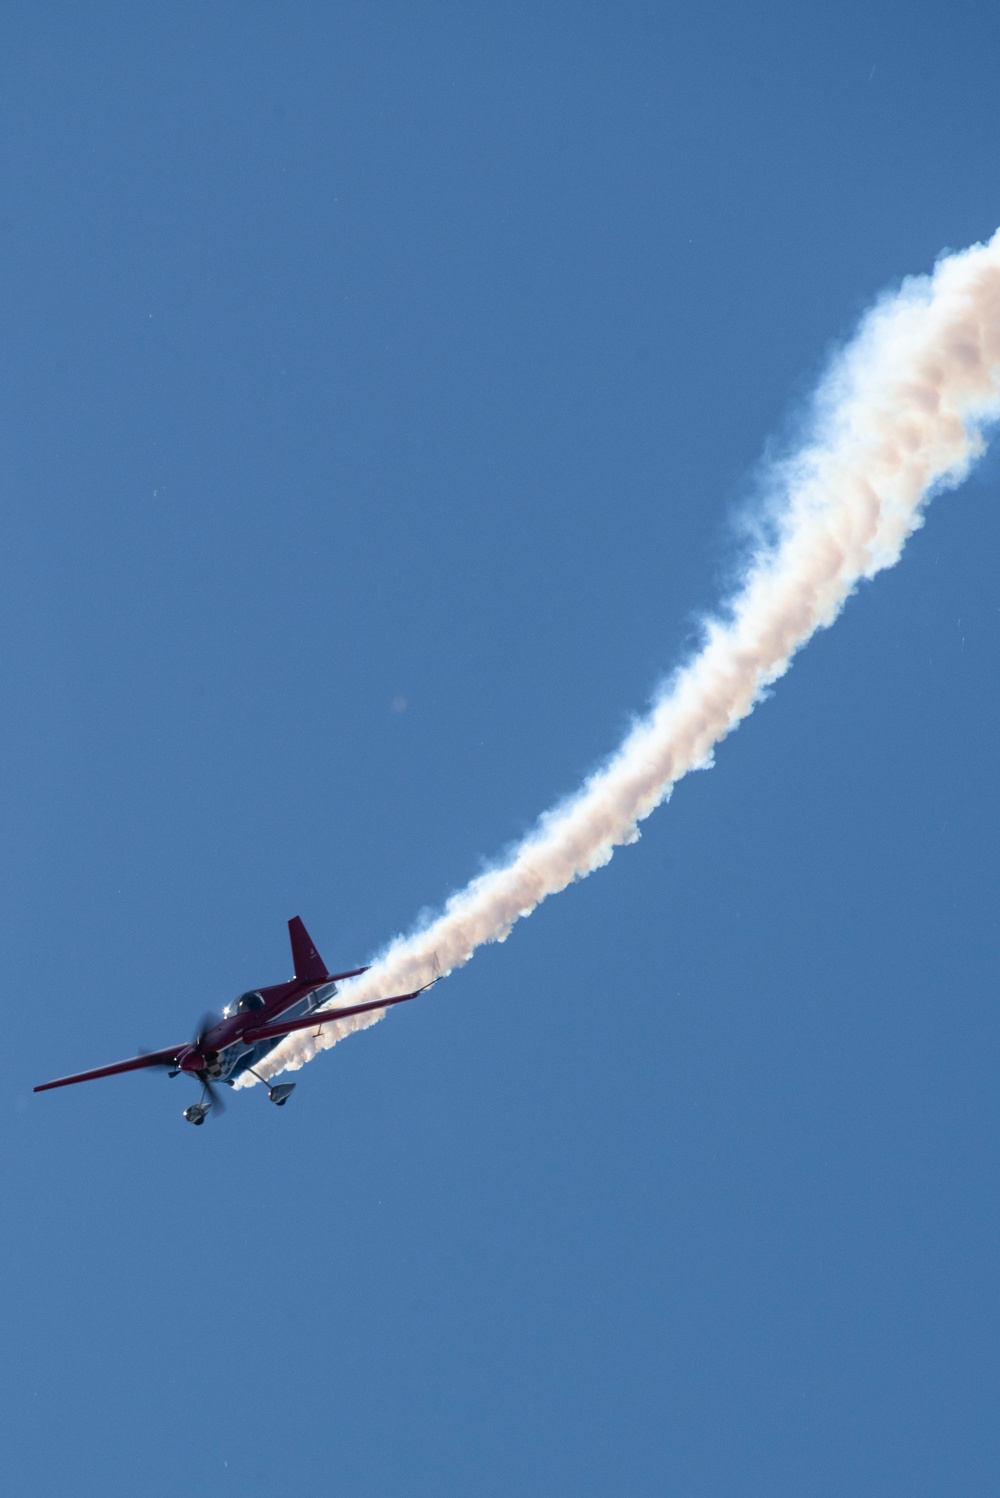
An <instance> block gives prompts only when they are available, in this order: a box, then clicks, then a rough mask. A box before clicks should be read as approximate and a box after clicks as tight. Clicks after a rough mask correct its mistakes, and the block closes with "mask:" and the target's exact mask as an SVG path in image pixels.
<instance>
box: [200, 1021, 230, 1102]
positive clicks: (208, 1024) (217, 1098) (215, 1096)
mask: <svg viewBox="0 0 1000 1498" xmlns="http://www.w3.org/2000/svg"><path fill="white" fill-rule="evenodd" d="M218 1023H219V1017H218V1015H217V1014H212V1013H211V1012H210V1011H206V1012H205V1013H204V1014H203V1015H202V1017H201V1020H200V1022H199V1024H198V1027H197V1029H196V1030H195V1032H194V1037H193V1040H192V1044H193V1045H194V1048H195V1050H196V1051H198V1052H199V1053H200V1051H201V1048H202V1046H203V1045H204V1042H205V1036H206V1035H207V1034H208V1032H209V1031H210V1030H214V1029H215V1027H216V1025H217V1024H218ZM194 1075H195V1076H197V1078H198V1081H199V1082H200V1083H201V1085H202V1087H204V1089H205V1091H204V1092H203V1093H202V1098H205V1097H207V1098H208V1101H209V1103H210V1105H211V1109H212V1112H213V1113H217V1114H218V1115H219V1117H220V1118H221V1117H222V1115H223V1113H225V1111H226V1105H225V1103H224V1102H223V1101H222V1094H221V1093H220V1092H219V1090H218V1088H217V1087H213V1086H212V1083H211V1082H210V1081H209V1080H208V1078H207V1077H206V1076H205V1074H204V1072H200V1073H199V1072H196V1073H194Z"/></svg>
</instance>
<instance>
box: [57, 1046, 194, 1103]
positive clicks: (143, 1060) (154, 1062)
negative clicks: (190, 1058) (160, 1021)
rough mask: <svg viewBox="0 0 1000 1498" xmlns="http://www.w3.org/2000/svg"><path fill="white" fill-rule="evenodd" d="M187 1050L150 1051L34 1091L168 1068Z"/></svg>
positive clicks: (62, 1079) (79, 1073) (183, 1047)
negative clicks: (151, 1069) (156, 1068)
mask: <svg viewBox="0 0 1000 1498" xmlns="http://www.w3.org/2000/svg"><path fill="white" fill-rule="evenodd" d="M189 1044H190V1042H188V1045H189ZM186 1049H187V1045H175V1046H172V1047H171V1049H170V1050H169V1051H150V1052H149V1054H148V1055H147V1056H133V1057H132V1059H131V1061H116V1062H115V1063H114V1065H113V1066H99V1067H97V1068H96V1070H95V1071H78V1072H76V1073H74V1075H73V1076H72V1077H57V1078H56V1080H55V1081H54V1082H43V1083H42V1085H41V1086H40V1087H36V1088H35V1089H34V1090H35V1092H48V1090H49V1088H50V1087H68V1086H69V1085H70V1083H71V1082H92V1081H93V1080H94V1078H95V1077H113V1076H115V1074H116V1073H117V1072H120V1071H141V1070H142V1069H143V1067H146V1066H168V1065H169V1064H170V1062H172V1061H176V1060H177V1057H178V1056H179V1055H180V1054H181V1052H182V1051H184V1050H186Z"/></svg>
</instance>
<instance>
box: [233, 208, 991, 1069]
mask: <svg viewBox="0 0 1000 1498" xmlns="http://www.w3.org/2000/svg"><path fill="white" fill-rule="evenodd" d="M998 417H1000V230H998V232H997V234H995V235H994V237H993V239H992V240H991V241H990V242H989V243H988V244H985V245H974V246H973V247H972V248H971V249H968V250H963V251H961V252H960V253H958V254H955V255H949V256H946V257H945V258H943V259H942V260H940V261H939V262H938V265H937V266H936V268H935V270H934V273H933V275H931V276H924V277H920V278H916V279H912V280H908V281H906V282H904V283H903V286H902V287H901V289H900V290H899V291H898V292H895V293H892V294H890V295H887V296H885V297H884V298H882V299H881V300H880V301H879V302H877V303H876V305H875V306H874V308H873V309H872V310H871V311H870V312H868V313H867V315H866V316H865V317H864V319H863V320H862V323H861V325H860V327H859V329H858V332H857V334H856V335H855V337H854V339H853V340H852V342H851V343H850V344H849V345H848V347H847V348H846V349H845V350H844V351H843V352H842V353H841V354H840V355H839V356H838V357H837V359H836V360H835V361H834V363H833V365H832V367H831V369H830V370H829V372H828V374H827V375H826V377H825V378H824V380H823V381H822V383H821V385H820V388H819V390H818V392H817V394H816V397H815V400H814V405H813V412H812V423H811V435H810V437H809V438H808V440H807V441H806V442H805V444H804V445H803V446H802V447H801V448H800V449H799V450H798V452H796V453H795V454H794V455H793V456H792V457H791V458H789V459H786V460H785V461H783V462H782V463H781V464H779V465H777V466H776V467H775V469H774V470H773V472H772V473H771V474H770V475H769V477H770V480H771V488H772V493H773V499H774V504H773V511H772V513H771V516H770V522H771V539H769V540H767V541H765V542H762V543H761V544H760V546H759V547H758V549H757V551H756V552H755V554H754V555H753V556H751V557H750V559H749V560H748V562H747V564H746V568H745V572H744V577H743V581H742V586H741V587H740V589H739V591H738V592H737V593H736V595H735V597H733V598H732V599H730V600H729V602H728V604H727V605H726V606H725V607H724V609H723V610H722V611H721V613H720V615H719V617H717V618H714V619H710V620H709V621H707V623H706V624H705V627H704V639H703V643H702V645H701V647H700V649H699V650H698V651H697V653H696V654H695V655H694V657H693V659H691V660H690V661H689V662H688V663H687V664H686V665H685V666H683V667H681V668H680V669H679V670H678V671H677V672H676V673H675V674H674V676H673V677H672V678H671V679H670V680H669V681H668V682H667V683H665V685H664V687H663V688H662V690H661V691H660V693H659V695H658V696H657V698H656V699H655V701H654V702H653V704H652V706H651V708H650V710H649V712H648V713H647V714H646V716H645V717H644V718H641V719H640V720H639V721H638V722H637V723H636V724H635V726H634V727H633V728H632V730H631V732H630V733H629V734H628V736H627V738H626V739H625V741H624V743H623V744H622V745H621V747H620V748H619V749H618V750H617V751H616V752H615V754H614V755H613V756H612V757H611V759H610V760H609V761H608V763H607V764H606V765H604V766H603V767H602V768H601V769H599V770H597V771H596V772H595V773H594V774H593V775H591V776H590V777H589V779H588V780H587V781H586V782H585V783H584V785H583V786H582V787H581V788H580V790H579V791H577V792H576V793H575V794H574V795H573V796H571V797H570V798H569V799H568V800H566V801H564V802H562V803H561V804H560V805H558V806H556V807H555V808H554V809H553V810H551V811H548V812H546V813H545V815H544V816H543V817H542V818H541V819H540V821H539V823H538V825H537V827H536V828H535V830H534V831H533V832H532V833H530V834H529V836H528V837H526V838H525V839H524V841H523V842H521V843H520V844H519V845H518V846H517V847H515V848H514V850H513V851H512V852H511V853H510V854H509V856H508V857H507V858H506V859H505V861H504V862H503V863H501V864H500V865H499V866H497V867H495V868H493V869H490V870H489V871H488V872H487V873H485V874H482V875H480V876H479V877H478V878H476V879H473V880H472V882H471V883H470V884H469V885H467V887H466V888H465V889H463V890H461V891H460V892H459V893H458V894H455V895H452V897H451V898H450V900H449V901H448V903H447V905H446V906H445V908H444V910H443V912H442V913H441V914H440V915H439V916H437V917H436V918H435V919H434V920H432V921H431V922H430V923H429V924H427V925H426V926H424V927H422V928H421V929H420V930H418V931H416V932H415V933H414V934H413V935H411V936H407V937H399V938H397V939H396V940H395V941H394V942H393V943H392V944H391V945H390V946H389V948H388V949H387V950H386V952H385V953H384V954H383V955H382V956H381V957H380V958H379V960H378V961H377V962H376V964H375V965H374V967H372V968H371V970H370V971H369V972H368V973H366V974H365V976H364V977H363V978H361V979H358V980H357V981H356V982H354V983H352V984H351V986H350V998H349V999H347V1000H346V1002H347V1003H351V1004H354V1003H362V1002H364V1001H365V1000H366V999H370V998H381V997H383V996H386V997H387V996H388V995H389V994H393V993H401V992H404V991H407V990H409V989H413V988H417V987H419V985H420V984H422V983H426V982H428V981H429V980H430V979H431V978H432V977H433V976H434V973H435V971H436V970H437V969H436V964H437V965H439V970H440V971H441V972H443V973H446V972H450V971H451V970H452V969H453V968H456V967H460V966H461V965H462V964H463V963H465V962H468V960H469V958H470V957H471V956H472V954H473V952H475V950H476V948H477V947H479V946H481V945H482V944H483V943H484V942H489V941H502V940H503V939H504V938H505V937H506V936H507V934H508V933H509V931H510V929H511V927H512V925H513V924H514V922H515V921H516V920H518V919H519V918H520V917H521V916H526V915H528V914H530V912H531V911H532V910H534V909H535V907H536V906H537V905H538V904H539V903H540V902H541V901H542V900H544V899H545V898H546V896H548V895H553V894H556V893H557V891H559V890H561V889H565V887H566V886H567V885H568V884H570V883H571V882H572V881H573V880H574V879H581V878H583V876H584V875H586V874H589V873H591V872H592V870H594V869H596V868H599V867H600V866H601V865H602V864H605V863H607V862H608V860H609V859H610V857H611V855H612V853H613V851H614V849H615V848H616V847H618V846H619V845H621V844H623V843H629V842H634V841H635V839H636V838H637V837H638V835H639V834H638V827H637V824H638V823H639V822H641V821H642V820H643V818H644V817H648V816H649V814H650V812H651V811H652V810H653V809H654V807H656V806H658V805H659V804H660V802H661V801H664V800H666V798H667V797H668V796H669V795H670V792H671V790H672V788H673V786H674V784H675V783H676V782H677V781H678V780H679V779H680V778H681V776H682V775H686V774H687V773H688V771H689V770H693V769H697V768H698V767H702V766H705V765H708V764H710V763H711V757H712V751H713V749H714V746H715V745H716V744H717V743H719V741H720V740H721V739H723V738H725V736H726V734H728V733H730V732H731V731H732V729H733V728H735V727H736V725H737V724H738V723H739V722H741V720H742V719H743V718H745V717H746V716H747V714H748V713H750V712H751V711H752V710H753V707H754V705H755V704H756V703H757V702H759V701H760V699H761V697H762V696H763V695H764V693H765V691H766V689H767V687H768V686H769V685H770V684H771V683H772V682H774V681H775V680H776V679H777V678H778V677H779V676H781V675H783V673H784V672H785V671H787V670H788V667H789V665H790V663H791V660H792V657H793V655H794V654H795V652H796V651H797V650H799V649H800V648H801V647H802V646H803V645H804V644H805V643H806V641H807V640H809V639H810V637H811V636H812V635H813V634H814V633H815V632H816V630H817V629H820V628H824V627H826V626H828V625H830V624H832V623H833V621H834V619H836V617H837V615H838V614H839V613H840V611H841V609H842V608H843V606H844V604H845V602H846V600H847V598H848V597H849V596H850V594H851V592H852V591H853V590H854V588H855V587H856V586H857V584H858V582H859V581H860V580H861V579H862V578H866V577H873V576H874V575H875V573H877V572H880V571H881V570H882V569H883V568H884V567H891V566H892V565H893V564H894V563H895V562H896V561H898V559H899V556H900V553H901V552H902V549H903V546H904V545H905V543H906V541H907V539H908V537H909V536H910V535H912V533H913V531H914V530H916V529H917V527H918V526H919V525H920V524H921V522H922V512H923V509H924V506H925V505H926V504H927V502H928V500H929V499H930V498H931V497H932V496H933V495H934V494H935V493H936V492H938V491H940V490H942V489H946V488H951V487H954V486H955V485H956V484H958V483H959V482H960V481H961V479H962V478H964V477H965V475H966V473H967V472H968V470H969V467H970V466H971V464H972V462H973V461H974V460H975V459H976V458H977V457H978V456H979V455H980V454H981V453H982V452H983V451H984V448H985V443H984V439H983V436H982V430H983V428H984V426H985V425H986V424H987V423H989V422H990V421H993V420H996V419H997V418H998ZM340 1002H341V1003H344V1002H345V999H344V998H341V999H340ZM384 1012H385V1011H384V1010H383V1011H381V1012H379V1011H376V1012H375V1013H372V1014H366V1015H361V1016H358V1017H356V1018H354V1019H351V1020H346V1021H343V1022H341V1023H339V1024H337V1023H330V1024H328V1025H326V1026H324V1028H323V1030H322V1032H321V1034H320V1035H319V1036H318V1037H317V1036H314V1035H313V1034H312V1033H306V1034H304V1035H303V1034H298V1035H294V1036H290V1037H288V1038H287V1039H286V1040H284V1041H282V1043H281V1045H280V1046H279V1047H278V1048H277V1049H276V1050H275V1051H274V1052H272V1054H271V1055H270V1056H269V1057H268V1058H267V1060H266V1061H265V1062H264V1063H263V1065H262V1066H261V1068H260V1069H261V1071H262V1072H264V1073H265V1074H266V1075H268V1076H271V1075H273V1074H274V1073H276V1072H279V1071H282V1070H289V1069H292V1070H294V1069H296V1068H298V1067H300V1066H302V1065H303V1064H304V1063H305V1062H306V1061H309V1060H311V1058H312V1057H313V1056H315V1055H316V1054H317V1052H318V1051H320V1050H325V1049H327V1048H328V1047H330V1046H332V1045H336V1043H337V1041H338V1040H341V1039H343V1037H344V1036H345V1035H346V1034H349V1033H350V1032H351V1031H352V1030H356V1029H361V1028H363V1027H364V1026H365V1025H368V1024H372V1023H374V1021H375V1020H377V1019H380V1018H381V1017H382V1014H384ZM247 1080H251V1081H252V1079H247Z"/></svg>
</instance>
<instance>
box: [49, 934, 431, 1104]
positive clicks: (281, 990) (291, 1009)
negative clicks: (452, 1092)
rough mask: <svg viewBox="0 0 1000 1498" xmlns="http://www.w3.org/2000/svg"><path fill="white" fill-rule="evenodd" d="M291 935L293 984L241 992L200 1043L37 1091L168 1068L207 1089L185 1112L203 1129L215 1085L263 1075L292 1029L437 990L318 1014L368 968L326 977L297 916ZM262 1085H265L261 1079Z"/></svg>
mask: <svg viewBox="0 0 1000 1498" xmlns="http://www.w3.org/2000/svg"><path fill="white" fill-rule="evenodd" d="M288 934H289V936H290V937H291V941H292V964H293V966H294V969H295V977H294V978H292V979H290V980H289V982H287V983H275V984H273V985H272V986H271V987H270V988H254V989H251V990H250V991H249V992H248V993H243V994H240V996H239V998H238V999H234V1000H233V1002H232V1003H231V1004H227V1006H226V1008H225V1009H224V1010H223V1011H222V1018H221V1019H218V1020H217V1019H216V1018H215V1017H214V1015H209V1016H207V1017H206V1019H205V1020H204V1021H203V1023H202V1024H201V1025H200V1026H199V1028H198V1034H197V1035H196V1036H195V1038H194V1040H188V1041H185V1042H184V1044H183V1045H175V1046H170V1047H169V1048H168V1049H167V1050H165V1051H150V1052H148V1053H145V1054H143V1055H139V1056H134V1057H132V1059H131V1060H129V1061H116V1062H115V1063H114V1065H113V1066H99V1067H97V1068H96V1070H94V1071H81V1072H76V1073H75V1075H74V1076H72V1077H58V1078H57V1079H56V1081H54V1082H43V1083H42V1085H41V1086H40V1087H36V1088H35V1091H36V1092H47V1091H48V1090H49V1088H51V1087H68V1086H69V1085H70V1084H71V1083H72V1082H90V1081H92V1080H93V1079H94V1078H95V1077H113V1076H114V1075H115V1074H116V1073H117V1072H123V1071H141V1070H142V1069H143V1068H144V1067H151V1066H162V1067H164V1068H165V1069H166V1070H167V1073H168V1075H169V1076H171V1077H176V1076H179V1075H180V1073H181V1072H186V1073H187V1074H188V1075H189V1076H192V1077H194V1078H195V1079H196V1080H197V1081H199V1082H200V1083H201V1084H202V1094H201V1099H200V1100H199V1101H198V1102H197V1103H192V1104H191V1106H190V1108H185V1110H184V1117H185V1118H186V1119H187V1121H188V1123H193V1124H203V1123H204V1122H205V1119H206V1118H207V1117H208V1114H209V1112H210V1110H211V1109H213V1108H214V1110H215V1112H216V1113H221V1112H222V1099H221V1098H220V1096H219V1094H218V1092H217V1091H216V1090H215V1088H214V1087H213V1086H212V1083H213V1082H227V1083H228V1084H229V1085H230V1086H232V1084H233V1083H234V1082H235V1081H236V1078H237V1077H239V1076H241V1075H242V1074H243V1072H251V1073H253V1075H254V1076H255V1077H257V1073H256V1072H255V1071H254V1067H255V1066H256V1065H257V1063H258V1062H259V1061H260V1060H261V1059H262V1058H263V1057H264V1056H266V1055H267V1053H268V1051H273V1050H274V1047H275V1046H276V1045H277V1044H278V1041H279V1040H281V1039H282V1037H283V1036H285V1035H290V1034H291V1033H292V1031H293V1030H310V1029H315V1030H316V1031H317V1033H319V1026H320V1025H326V1024H329V1023H330V1021H331V1020H335V1019H348V1018H349V1017H350V1016H351V1015H352V1014H368V1013H370V1012H371V1011H372V1010H374V1009H388V1008H389V1006H390V1005H391V1004H405V1003H406V1002H407V1000H409V999H415V998H416V997H417V995H418V994H422V993H424V992H425V990H426V989H427V988H430V987H432V984H430V983H427V984H425V985H424V988H417V989H414V991H413V992H412V993H400V994H397V995H396V996H395V998H391V999H372V1000H370V1001H369V1002H368V1003H367V1004H352V1005H348V1007H347V1008H346V1009H324V1010H323V1011H322V1013H317V1012H316V1011H317V1010H318V1009H319V1007H320V1005H321V1004H326V1003H327V1002H328V1001H329V1000H330V999H332V998H333V996H334V994H335V993H336V992H337V984H338V983H339V982H340V980H341V979H343V978H357V977H359V976H360V975H361V974H362V973H366V972H367V971H368V969H367V968H365V967H356V968H352V969H351V971H350V972H349V973H328V972H327V970H326V964H325V963H324V961H323V959H322V957H320V955H319V953H318V952H317V950H316V947H315V945H314V943H313V940H312V937H311V936H310V935H309V932H308V931H307V930H306V928H305V926H303V924H302V922H301V921H300V920H299V918H298V916H293V917H292V919H291V920H290V921H289V922H288ZM434 981H435V982H437V979H435V980H434ZM257 1079H258V1081H261V1082H263V1081H264V1078H263V1077H258V1078H257ZM265 1085H266V1083H265ZM294 1091H295V1083H294V1082H280V1083H278V1084H277V1086H274V1087H268V1089H267V1095H268V1097H269V1098H270V1099H271V1102H272V1103H277V1105H278V1106H279V1108H280V1107H282V1106H283V1105H284V1104H285V1103H287V1101H288V1099H289V1097H290V1096H291V1094H292V1093H293V1092H294Z"/></svg>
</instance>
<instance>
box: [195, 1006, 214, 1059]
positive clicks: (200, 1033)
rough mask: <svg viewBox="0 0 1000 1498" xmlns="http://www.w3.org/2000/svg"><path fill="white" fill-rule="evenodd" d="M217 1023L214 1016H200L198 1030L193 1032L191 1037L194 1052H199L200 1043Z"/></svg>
mask: <svg viewBox="0 0 1000 1498" xmlns="http://www.w3.org/2000/svg"><path fill="white" fill-rule="evenodd" d="M218 1023H219V1021H218V1018H217V1016H216V1015H214V1014H211V1013H205V1014H203V1015H202V1017H201V1020H200V1022H199V1024H198V1028H197V1029H196V1030H195V1032H194V1036H193V1043H194V1046H195V1049H196V1050H199V1051H200V1050H201V1043H202V1041H203V1040H204V1039H205V1036H206V1035H207V1034H208V1032H209V1030H214V1029H215V1026H216V1025H217V1024H218Z"/></svg>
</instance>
